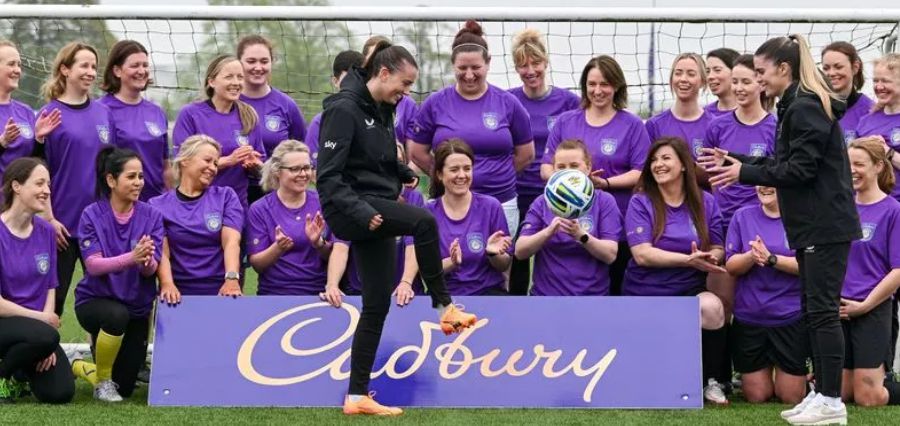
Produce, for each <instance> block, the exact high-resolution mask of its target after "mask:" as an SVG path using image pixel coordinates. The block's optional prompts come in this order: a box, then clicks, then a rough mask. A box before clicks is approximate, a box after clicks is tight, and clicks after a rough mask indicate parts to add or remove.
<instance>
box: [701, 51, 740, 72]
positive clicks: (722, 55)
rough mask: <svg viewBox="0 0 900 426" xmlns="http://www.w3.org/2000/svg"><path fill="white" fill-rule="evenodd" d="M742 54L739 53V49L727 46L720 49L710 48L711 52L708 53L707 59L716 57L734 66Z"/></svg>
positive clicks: (727, 64) (730, 66) (728, 65)
mask: <svg viewBox="0 0 900 426" xmlns="http://www.w3.org/2000/svg"><path fill="white" fill-rule="evenodd" d="M740 55H741V54H740V53H738V51H737V50H734V49H729V48H727V47H720V48H718V49H713V50H710V51H709V53H707V54H706V59H709V58H716V59H718V60H720V61H722V62H724V63H725V66H726V67H728V68H734V61H735V59H737V58H738V56H740Z"/></svg>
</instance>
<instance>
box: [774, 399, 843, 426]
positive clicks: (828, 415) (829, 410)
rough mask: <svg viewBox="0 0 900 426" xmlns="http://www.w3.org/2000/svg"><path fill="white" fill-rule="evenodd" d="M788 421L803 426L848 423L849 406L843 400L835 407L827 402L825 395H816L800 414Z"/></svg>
mask: <svg viewBox="0 0 900 426" xmlns="http://www.w3.org/2000/svg"><path fill="white" fill-rule="evenodd" d="M787 421H788V423H790V424H792V425H803V426H824V425H846V424H847V406H846V405H844V403H843V402H841V405H840V406H838V407H834V406H832V405H830V404H828V403H826V402H825V398H824V397H823V396H821V395H816V397H815V398H814V399H813V400H812V401H811V402H810V403H809V404H808V405H807V406H806V408H804V409H803V411H802V412H800V414H797V415H795V416H793V417H790V418H788V419H787Z"/></svg>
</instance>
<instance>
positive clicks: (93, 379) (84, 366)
mask: <svg viewBox="0 0 900 426" xmlns="http://www.w3.org/2000/svg"><path fill="white" fill-rule="evenodd" d="M72 373H73V374H75V377H81V378H82V379H84V380H87V381H88V383H90V384H91V386H97V366H96V365H94V364H91V363H90V362H87V361H85V360H83V359H76V360H75V361H74V362H72Z"/></svg>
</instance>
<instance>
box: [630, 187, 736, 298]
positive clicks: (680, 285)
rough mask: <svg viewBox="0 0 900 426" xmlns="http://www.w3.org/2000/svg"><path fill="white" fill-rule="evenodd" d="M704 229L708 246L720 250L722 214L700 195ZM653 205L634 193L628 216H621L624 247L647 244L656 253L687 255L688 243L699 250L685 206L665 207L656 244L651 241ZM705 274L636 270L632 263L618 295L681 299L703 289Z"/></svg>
mask: <svg viewBox="0 0 900 426" xmlns="http://www.w3.org/2000/svg"><path fill="white" fill-rule="evenodd" d="M703 206H704V211H705V216H706V226H707V227H708V229H709V243H710V245H713V246H721V245H722V241H723V240H724V238H723V235H722V214H721V213H720V212H719V207H718V206H717V205H716V201H715V199H714V198H713V196H712V194H710V193H708V192H704V193H703ZM655 217H656V215H655V214H654V212H653V205H652V204H651V203H650V198H648V197H647V195H646V194H643V193H638V194H635V195H634V197H632V198H631V203H629V205H628V213H626V214H625V233H626V235H627V238H628V245H629V246H631V247H634V246H636V245H638V244H643V243H651V245H652V246H653V247H655V248H658V249H660V250H665V251H670V252H674V253H683V254H690V253H691V242H696V243H697V246H698V247H699V246H700V238H699V237H698V236H697V228H696V227H695V226H694V223H693V221H692V220H691V212H690V210H689V209H688V205H687V202H684V203H682V204H681V206H678V207H672V206H668V205H667V206H666V224H665V227H664V228H663V233H662V235H661V236H660V238H659V240H657V241H653V219H654V218H655ZM705 279H706V273H704V272H701V271H699V270H697V269H694V268H691V267H675V268H651V267H646V266H639V265H638V264H637V263H636V262H635V261H634V259H631V260H629V261H628V266H627V267H626V268H625V280H624V282H623V283H622V294H623V295H626V296H683V295H685V294H686V293H690V292H692V291H693V290H695V289H697V288H698V287H703V286H704V285H705V284H706V283H705Z"/></svg>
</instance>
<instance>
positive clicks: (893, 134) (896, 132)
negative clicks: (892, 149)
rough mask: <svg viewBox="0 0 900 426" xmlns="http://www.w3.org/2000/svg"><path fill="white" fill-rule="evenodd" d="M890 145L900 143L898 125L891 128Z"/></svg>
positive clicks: (899, 128)
mask: <svg viewBox="0 0 900 426" xmlns="http://www.w3.org/2000/svg"><path fill="white" fill-rule="evenodd" d="M891 145H900V127H894V128H893V129H892V130H891Z"/></svg>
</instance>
